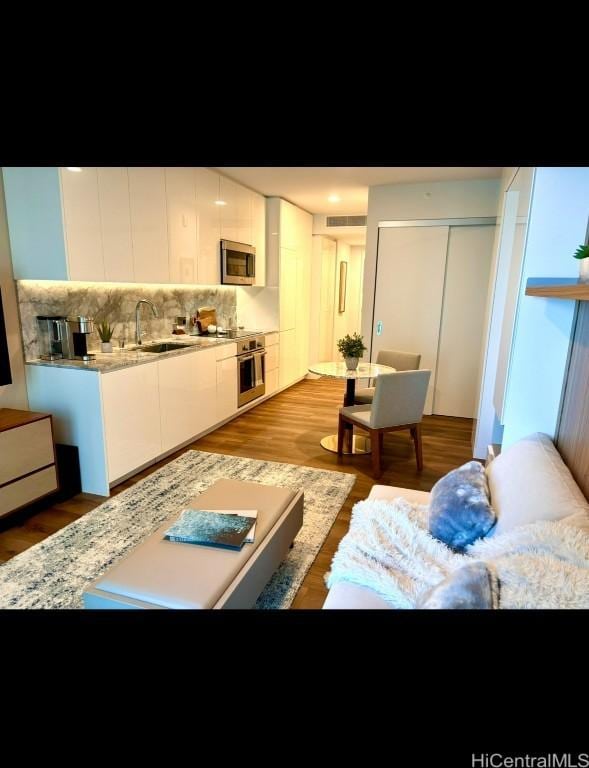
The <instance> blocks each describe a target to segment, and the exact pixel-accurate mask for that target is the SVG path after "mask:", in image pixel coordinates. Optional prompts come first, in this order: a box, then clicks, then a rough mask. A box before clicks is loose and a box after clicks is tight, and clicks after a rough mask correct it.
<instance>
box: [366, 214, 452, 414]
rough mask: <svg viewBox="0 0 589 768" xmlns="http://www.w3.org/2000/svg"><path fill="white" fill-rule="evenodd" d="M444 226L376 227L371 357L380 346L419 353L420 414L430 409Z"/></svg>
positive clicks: (443, 264) (445, 242) (445, 237)
mask: <svg viewBox="0 0 589 768" xmlns="http://www.w3.org/2000/svg"><path fill="white" fill-rule="evenodd" d="M448 229H449V228H448V227H399V228H397V227H391V228H384V227H383V228H381V229H380V230H379V240H378V261H377V268H376V291H375V303H374V326H373V329H372V355H371V360H372V361H375V360H376V356H377V354H378V351H379V350H381V349H397V350H400V351H402V352H418V353H420V354H421V368H428V369H430V370H431V371H432V376H431V379H430V386H429V389H428V394H427V398H426V403H425V409H424V413H426V414H429V413H431V412H432V403H433V391H434V380H435V371H436V365H437V358H438V339H439V333H440V317H441V312H442V295H443V291H444V272H445V268H446V250H447V246H448ZM365 344H366V341H365ZM366 346H368V345H366Z"/></svg>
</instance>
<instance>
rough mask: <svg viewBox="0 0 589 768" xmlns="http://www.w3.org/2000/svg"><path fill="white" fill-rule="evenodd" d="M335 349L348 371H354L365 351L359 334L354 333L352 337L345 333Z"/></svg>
mask: <svg viewBox="0 0 589 768" xmlns="http://www.w3.org/2000/svg"><path fill="white" fill-rule="evenodd" d="M337 348H338V350H339V351H340V352H341V354H342V357H343V358H344V360H345V362H346V368H347V369H348V370H349V371H355V370H356V368H357V367H358V361H359V359H360V358H361V357H362V355H363V354H364V352H365V351H366V347H365V346H364V343H363V340H362V336H360V334H359V333H354V334H353V335H352V336H350V334H349V333H347V334H346V335H345V336H344V337H343V339H340V340H339V341H338V342H337Z"/></svg>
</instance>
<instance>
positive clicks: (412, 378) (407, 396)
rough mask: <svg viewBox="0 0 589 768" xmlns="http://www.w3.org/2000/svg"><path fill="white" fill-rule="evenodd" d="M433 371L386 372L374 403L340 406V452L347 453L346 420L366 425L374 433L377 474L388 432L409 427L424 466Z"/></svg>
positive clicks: (356, 424) (379, 378) (419, 465)
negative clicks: (424, 426)
mask: <svg viewBox="0 0 589 768" xmlns="http://www.w3.org/2000/svg"><path fill="white" fill-rule="evenodd" d="M430 376H431V371H429V370H422V371H400V372H397V373H385V374H382V375H381V376H379V377H378V378H377V379H376V387H375V388H374V398H373V400H372V404H371V405H366V404H364V405H349V406H347V407H344V408H340V412H339V424H338V431H337V452H338V456H341V455H342V453H343V446H344V433H345V431H346V429H345V424H346V423H348V424H351V425H352V429H353V428H354V427H360V428H361V429H365V430H367V431H368V432H369V434H370V441H371V449H372V469H373V474H374V477H375V478H379V477H380V476H381V474H382V468H381V454H382V448H383V438H384V433H385V432H396V431H397V430H400V429H409V430H410V431H411V437H412V438H413V442H414V443H415V456H416V459H417V469H418V470H420V471H421V470H422V469H423V453H422V449H421V419H422V418H423V408H424V406H425V398H426V395H427V388H428V385H429V379H430Z"/></svg>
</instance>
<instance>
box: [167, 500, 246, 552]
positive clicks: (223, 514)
mask: <svg viewBox="0 0 589 768" xmlns="http://www.w3.org/2000/svg"><path fill="white" fill-rule="evenodd" d="M244 511H245V512H248V513H251V511H252V510H244ZM255 523H256V518H255V517H252V516H250V515H249V514H248V515H245V514H239V513H238V511H237V510H204V509H185V510H184V511H183V512H182V514H181V515H180V517H179V518H178V520H176V522H175V523H174V524H173V525H172V526H171V527H170V528H168V529H167V531H166V532H165V534H164V537H165V538H166V539H168V540H169V541H177V542H182V543H185V544H201V545H203V546H208V547H222V548H224V549H236V550H240V549H241V548H242V546H243V545H244V544H245V543H246V541H247V540H248V536H249V537H250V539H249V540H250V541H251V540H252V539H251V529H252V528H253V526H254V525H255Z"/></svg>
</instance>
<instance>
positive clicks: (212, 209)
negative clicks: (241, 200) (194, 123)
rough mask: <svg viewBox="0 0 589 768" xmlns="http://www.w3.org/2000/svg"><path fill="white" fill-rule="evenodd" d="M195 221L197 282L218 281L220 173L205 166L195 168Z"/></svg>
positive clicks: (219, 266) (219, 259)
mask: <svg viewBox="0 0 589 768" xmlns="http://www.w3.org/2000/svg"><path fill="white" fill-rule="evenodd" d="M194 171H195V182H196V221H197V242H198V248H197V251H198V257H197V262H198V266H197V276H196V277H197V282H198V283H200V284H201V285H218V284H219V283H220V282H221V250H220V241H221V208H222V206H220V205H218V204H217V201H218V200H219V199H220V198H219V183H220V176H219V174H218V173H215V171H211V170H209V169H208V168H195V169H194Z"/></svg>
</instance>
